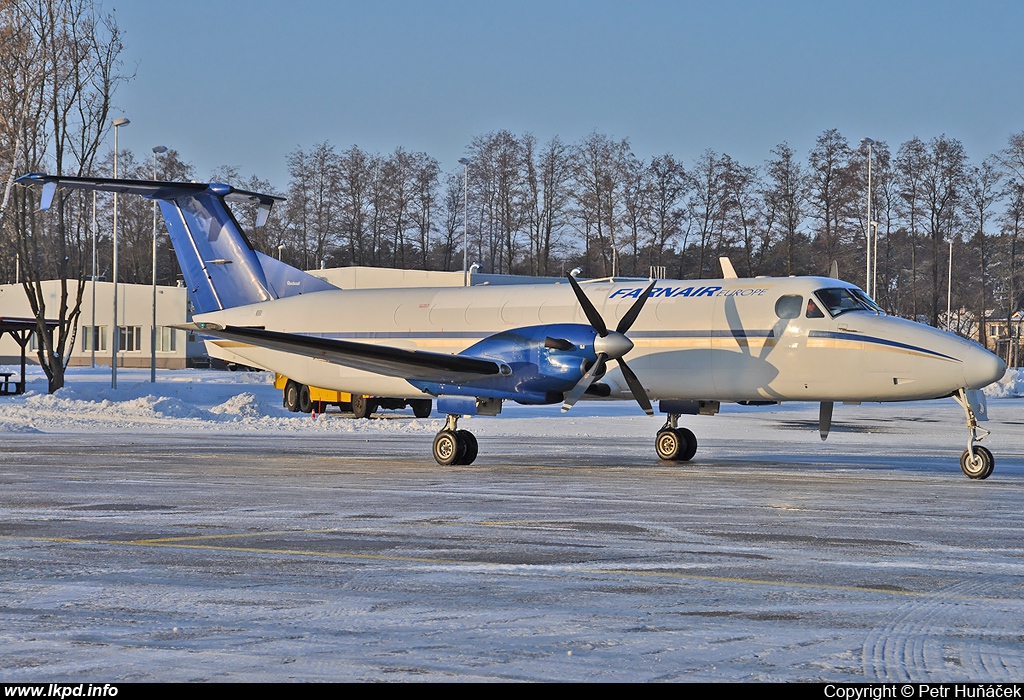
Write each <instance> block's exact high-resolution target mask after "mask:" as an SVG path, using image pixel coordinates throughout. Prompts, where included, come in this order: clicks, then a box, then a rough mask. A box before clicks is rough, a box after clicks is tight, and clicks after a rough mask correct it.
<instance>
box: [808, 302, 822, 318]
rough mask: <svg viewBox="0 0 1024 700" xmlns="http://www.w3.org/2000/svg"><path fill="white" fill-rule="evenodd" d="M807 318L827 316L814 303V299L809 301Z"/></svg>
mask: <svg viewBox="0 0 1024 700" xmlns="http://www.w3.org/2000/svg"><path fill="white" fill-rule="evenodd" d="M807 318H825V314H823V313H821V309H819V308H818V305H817V304H815V303H814V299H808V300H807Z"/></svg>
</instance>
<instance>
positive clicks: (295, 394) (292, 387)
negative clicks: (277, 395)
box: [284, 379, 302, 413]
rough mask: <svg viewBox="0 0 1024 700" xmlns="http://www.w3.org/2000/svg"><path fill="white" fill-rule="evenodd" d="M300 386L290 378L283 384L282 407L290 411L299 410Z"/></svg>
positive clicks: (295, 411) (296, 411)
mask: <svg viewBox="0 0 1024 700" xmlns="http://www.w3.org/2000/svg"><path fill="white" fill-rule="evenodd" d="M301 386H302V385H301V384H298V383H296V382H293V381H292V380H291V379H289V380H288V383H287V384H285V385H284V407H285V408H287V409H288V410H289V411H291V412H292V413H298V412H299V388H300V387H301Z"/></svg>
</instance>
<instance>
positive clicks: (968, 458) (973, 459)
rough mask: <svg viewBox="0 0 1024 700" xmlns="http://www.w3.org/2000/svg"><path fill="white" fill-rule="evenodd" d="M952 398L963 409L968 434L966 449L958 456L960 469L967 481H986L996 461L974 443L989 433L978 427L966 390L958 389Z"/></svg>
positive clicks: (988, 452)
mask: <svg viewBox="0 0 1024 700" xmlns="http://www.w3.org/2000/svg"><path fill="white" fill-rule="evenodd" d="M953 398H954V399H956V402H957V403H958V404H960V406H962V407H963V409H964V415H965V416H966V417H967V430H968V431H969V432H970V439H969V440H968V441H967V449H966V450H964V453H963V454H962V455H960V469H961V471H963V473H964V475H965V476H966V477H967V478H968V479H987V478H988V477H989V476H990V475H991V474H992V470H993V469H994V468H995V466H996V459H995V457H993V456H992V452H990V451H989V450H988V448H985V447H982V446H981V445H978V444H976V443H978V442H981V441H982V440H984V439H985V438H986V437H988V435H989V431H987V430H985V429H984V428H981V427H979V426H978V416H977V414H976V413H975V412H974V409H973V408H972V407H971V402H970V401H969V400H968V398H967V390H966V389H960V390H959V391H958V392H957V393H956V394H954V395H953ZM979 432H980V433H981V434H980V435H979Z"/></svg>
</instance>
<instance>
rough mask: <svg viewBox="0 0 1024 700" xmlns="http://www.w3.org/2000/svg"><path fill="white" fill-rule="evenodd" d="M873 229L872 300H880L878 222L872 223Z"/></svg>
mask: <svg viewBox="0 0 1024 700" xmlns="http://www.w3.org/2000/svg"><path fill="white" fill-rule="evenodd" d="M871 228H872V229H874V237H873V241H874V242H873V243H872V251H871V298H872V299H874V300H876V301H877V300H878V222H877V221H872V222H871Z"/></svg>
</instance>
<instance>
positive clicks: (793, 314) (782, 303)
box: [775, 294, 804, 318]
mask: <svg viewBox="0 0 1024 700" xmlns="http://www.w3.org/2000/svg"><path fill="white" fill-rule="evenodd" d="M803 306H804V298H803V297H802V296H800V295H799V294H786V295H785V296H781V297H779V300H778V301H776V302H775V315H776V316H778V317H779V318H798V317H799V316H800V309H802V308H803Z"/></svg>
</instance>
